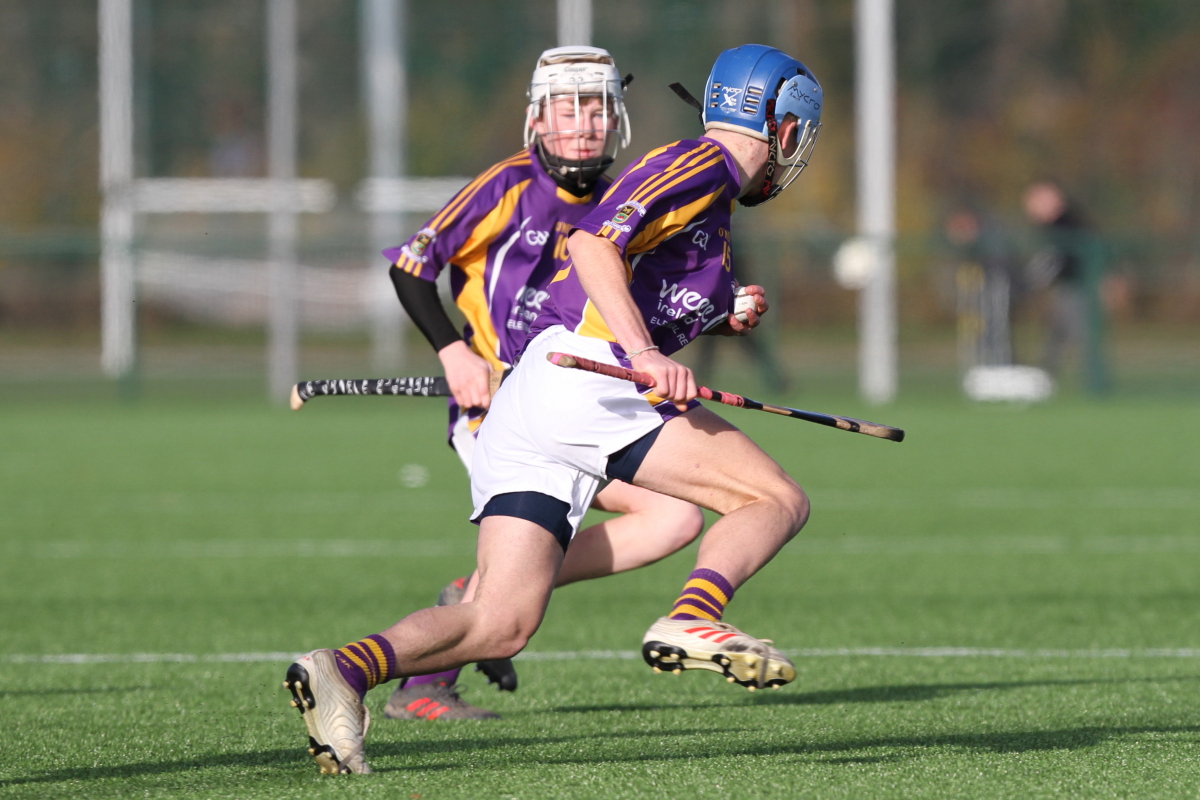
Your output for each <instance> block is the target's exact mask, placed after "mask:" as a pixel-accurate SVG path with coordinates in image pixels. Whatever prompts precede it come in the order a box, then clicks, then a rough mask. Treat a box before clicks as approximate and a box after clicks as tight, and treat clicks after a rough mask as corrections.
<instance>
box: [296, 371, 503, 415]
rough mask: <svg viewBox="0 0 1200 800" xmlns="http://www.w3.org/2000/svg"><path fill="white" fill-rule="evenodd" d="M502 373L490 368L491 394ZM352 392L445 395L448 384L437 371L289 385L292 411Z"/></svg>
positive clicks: (448, 391) (412, 395)
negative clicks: (319, 399) (318, 399)
mask: <svg viewBox="0 0 1200 800" xmlns="http://www.w3.org/2000/svg"><path fill="white" fill-rule="evenodd" d="M503 379H504V373H503V372H499V371H497V370H492V375H491V377H490V378H488V389H489V390H490V392H491V393H492V394H493V395H495V394H496V390H497V389H499V388H500V381H501V380H503ZM356 394H378V395H395V396H397V397H401V396H404V397H449V396H450V395H451V394H452V392H451V391H450V385H449V384H448V383H446V379H445V378H443V377H442V376H441V375H430V376H424V377H419V378H353V379H349V380H347V379H340V378H335V379H333V380H325V381H304V382H303V383H297V384H296V385H295V386H293V387H292V397H291V405H292V411H299V410H300V409H301V408H303V406H304V404H305V403H307V402H308V401H309V400H311V399H312V398H314V397H316V396H318V395H323V396H326V397H340V396H345V395H356Z"/></svg>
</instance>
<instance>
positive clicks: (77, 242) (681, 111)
mask: <svg viewBox="0 0 1200 800" xmlns="http://www.w3.org/2000/svg"><path fill="white" fill-rule="evenodd" d="M406 5H407V9H408V16H407V31H408V35H407V44H408V53H409V55H408V59H407V62H406V67H407V78H408V87H409V108H410V114H409V121H408V125H407V131H406V133H407V148H406V157H407V158H406V160H407V173H408V174H409V175H411V176H426V177H430V178H436V177H439V176H451V175H470V174H474V173H477V172H478V171H480V170H482V169H484V168H486V167H487V166H488V165H489V164H491V163H494V162H495V161H496V160H498V159H500V158H503V157H505V156H507V155H509V154H510V153H511V152H513V151H514V150H516V149H517V148H518V147H519V146H520V127H521V110H522V107H523V102H524V89H525V84H526V82H527V80H528V75H529V70H530V68H531V66H532V63H533V59H534V58H535V57H536V55H537V53H538V52H539V51H540V50H542V49H543V48H545V47H548V46H552V45H553V44H555V36H556V25H555V2H554V0H514V2H507V3H496V2H490V0H442V1H441V2H438V3H418V2H415V0H409V2H408V3H407V4H406ZM265 7H266V6H265V3H264V2H262V1H261V0H197V2H188V3H180V2H177V1H176V0H134V51H135V58H134V64H133V73H134V74H133V79H134V84H135V86H134V90H135V98H134V109H133V110H134V126H135V141H136V163H135V165H134V172H135V177H137V178H139V179H144V178H151V179H169V178H180V177H188V178H205V177H221V178H226V179H230V178H233V179H236V178H257V177H262V176H264V175H265V173H266V152H265V150H266V135H265V128H266V120H265V100H266V79H267V76H266V73H267V65H266V55H265V46H264V45H265V39H266V30H265V28H266V16H265ZM297 7H298V13H299V19H298V31H299V34H298V35H299V43H300V64H299V73H298V83H299V122H298V127H299V145H298V159H297V160H298V174H299V176H300V177H302V178H307V179H320V180H321V181H325V182H328V184H329V185H330V186H332V187H333V188H334V190H335V191H336V193H337V203H336V205H335V206H334V208H333V209H332V211H330V212H329V213H322V214H314V215H308V216H306V217H305V218H304V219H302V220H301V222H300V226H301V230H300V239H299V246H298V251H297V258H298V260H299V262H300V265H301V267H302V272H301V275H302V278H301V283H302V287H301V290H302V294H303V307H302V310H301V313H302V315H303V318H304V319H303V324H304V326H305V331H306V345H305V354H306V355H305V358H306V359H307V361H306V362H305V363H306V364H310V365H311V364H316V366H320V367H322V368H324V367H325V366H327V365H328V366H333V367H345V368H346V369H350V368H352V367H353V368H354V369H358V368H359V366H360V365H365V364H366V363H367V360H366V356H365V353H366V348H367V343H366V338H367V337H366V335H365V331H366V326H367V324H368V315H367V313H366V310H365V305H366V304H367V303H369V301H370V296H371V294H372V292H373V291H376V290H372V289H369V288H364V281H365V277H364V276H365V271H366V270H367V267H366V264H367V263H368V258H369V256H368V252H369V250H370V246H369V243H370V242H371V238H372V236H371V230H370V223H369V221H368V219H367V215H366V214H365V213H363V212H362V211H361V206H360V205H359V204H358V203H357V202H356V196H355V192H356V189H357V187H359V186H360V184H361V183H362V181H363V179H364V178H365V177H367V172H368V169H367V161H368V156H367V150H368V147H367V140H368V136H367V125H366V121H365V115H364V106H363V101H362V96H363V91H362V77H363V76H362V75H361V74H360V69H359V66H360V59H359V56H360V50H359V44H360V43H359V39H360V34H361V31H360V19H359V9H360V3H359V2H357V1H352V0H298V6H297ZM594 9H595V14H594V16H595V19H594V25H593V29H594V42H595V44H598V45H600V46H604V47H607V48H609V49H610V50H611V51H612V52H613V54H614V56H615V57H616V58H617V61H618V65H619V66H620V68H621V70H622V72H626V71H628V72H632V73H633V74H634V75H635V76H636V81H635V83H634V84H633V86H632V88H631V91H630V93H629V98H628V100H629V109H630V113H631V117H632V121H633V133H634V141H633V146H632V148H631V150H630V152H628V153H625V154H623V155H622V156H621V159H620V160H619V161H618V164H617V168H619V167H620V166H621V165H623V164H624V163H627V161H628V159H629V158H631V157H634V156H636V155H639V154H640V153H642V152H644V151H645V150H647V149H649V148H651V147H653V146H656V145H658V144H661V143H664V142H667V141H672V140H674V139H678V138H681V137H686V136H694V135H696V134H697V133H698V125H697V123H696V119H695V115H694V113H693V112H692V111H691V109H689V108H688V107H687V106H685V105H684V104H682V103H680V102H678V100H677V99H676V98H675V97H674V96H673V95H672V94H671V93H670V92H669V91H668V90H667V89H666V85H667V84H668V83H671V82H673V81H681V82H682V83H683V84H684V85H685V86H687V87H689V88H690V89H692V90H693V91H696V87H697V86H699V85H700V84H701V83H702V82H703V80H704V76H705V74H706V72H707V69H708V66H709V64H710V63H711V60H712V58H713V57H714V55H715V54H716V53H717V52H719V51H720V50H721V49H722V48H725V47H729V46H733V45H737V44H741V43H744V42H747V41H759V42H763V43H766V44H771V45H775V46H779V47H782V48H784V49H787V50H789V51H791V52H794V53H796V54H797V55H798V56H800V57H801V58H802V59H804V60H805V61H806V62H807V63H808V65H809V66H810V67H811V68H812V69H813V70H814V72H815V74H816V75H817V76H818V77H819V78H820V79H821V82H822V84H823V86H824V88H825V93H826V101H827V102H826V107H825V109H824V118H823V120H824V130H823V132H822V134H821V139H820V143H819V145H818V148H817V152H816V155H815V158H814V159H813V163H812V166H811V167H810V168H809V169H808V171H807V172H806V173H805V175H804V176H803V177H802V179H801V180H800V181H799V182H798V183H797V184H796V186H795V187H794V188H792V189H791V190H789V192H788V193H787V194H785V195H783V196H782V197H781V198H780V199H779V200H778V201H775V202H772V203H771V204H770V205H769V206H767V207H765V208H763V209H762V210H756V211H752V212H745V213H743V212H740V211H739V213H738V214H737V223H736V228H737V232H736V235H735V239H736V246H737V258H738V260H739V265H740V266H739V268H740V269H743V270H745V271H746V273H747V276H748V277H749V278H752V279H754V280H757V281H758V282H761V283H764V284H766V285H767V287H768V289H769V290H770V292H771V295H772V297H773V303H774V310H773V312H772V314H771V315H770V318H769V322H768V323H767V330H766V334H767V336H769V337H770V338H771V341H773V342H774V343H775V349H776V351H777V353H778V357H779V359H780V361H781V362H783V366H784V368H785V371H786V372H790V373H791V374H793V375H797V376H798V375H814V374H828V375H830V376H834V375H835V372H836V373H837V375H843V374H844V375H852V374H853V372H854V360H855V357H856V356H855V333H854V331H855V325H856V314H857V296H856V294H855V293H854V292H853V291H850V290H847V289H845V288H843V287H842V286H840V285H839V284H838V283H837V281H836V280H835V279H834V277H833V275H832V271H831V261H832V258H833V255H834V253H835V252H836V251H837V248H838V247H839V246H840V245H841V243H842V241H843V239H844V236H845V234H846V232H848V231H850V230H851V229H852V227H853V224H854V197H853V186H854V172H853V135H852V134H853V132H852V109H853V85H854V75H853V63H854V60H853V50H852V43H853V22H854V1H853V0H594ZM896 17H897V44H898V50H897V59H898V63H897V78H898V87H899V93H900V102H899V108H898V123H899V135H900V141H899V142H898V145H899V148H898V159H899V171H898V176H897V177H898V209H899V211H898V214H899V228H900V230H901V231H905V232H906V233H904V234H903V235H902V236H901V239H900V241H899V242H898V256H899V284H898V289H899V318H900V323H901V330H900V333H901V359H902V370H903V371H904V375H908V376H910V377H909V379H908V380H910V381H913V380H916V381H917V382H921V381H923V378H920V377H917V378H914V377H913V376H925V375H935V374H936V375H940V376H948V377H947V378H946V380H945V381H944V382H943V383H942V384H939V385H944V386H946V387H949V388H950V389H953V388H954V386H955V376H956V374H957V373H958V371H959V370H960V369H961V367H962V362H963V359H964V355H963V350H964V348H963V347H962V346H961V339H962V336H963V331H964V329H967V328H969V327H970V326H969V325H965V324H964V323H963V319H962V317H963V298H962V290H961V281H960V277H959V276H961V275H963V274H966V273H964V272H963V267H964V264H971V263H974V262H975V261H977V260H978V258H977V255H978V254H971V253H965V252H963V251H962V250H961V248H957V249H956V248H955V247H954V246H951V245H950V244H949V243H948V242H947V241H945V240H944V239H943V237H942V235H941V233H940V230H941V226H942V221H943V219H944V217H945V216H946V214H947V213H948V211H949V210H950V209H953V208H956V207H958V206H960V205H963V204H968V205H971V206H973V207H976V208H982V209H988V210H989V211H990V212H991V213H993V214H994V215H995V217H996V218H997V219H998V220H1000V221H999V222H998V223H997V224H996V227H997V228H998V229H1000V230H1002V231H1003V232H1004V234H1003V237H1002V239H1003V246H1002V248H1001V249H1002V250H1003V253H1004V254H1003V258H1004V259H1005V260H1006V262H1007V263H1008V267H1007V268H1008V269H1010V270H1011V272H1012V275H1013V276H1014V280H1013V282H1012V285H1011V287H1010V288H1011V300H1012V330H1011V343H1012V354H1013V357H1014V358H1015V360H1017V361H1019V362H1024V363H1038V362H1039V360H1040V359H1041V358H1042V357H1043V354H1042V351H1043V342H1042V339H1043V338H1044V335H1045V333H1044V324H1043V318H1044V316H1045V311H1046V305H1047V302H1048V300H1047V296H1046V293H1045V292H1044V291H1034V290H1031V289H1030V288H1029V287H1025V286H1022V285H1021V281H1020V277H1021V276H1022V275H1023V274H1024V271H1025V267H1026V265H1027V263H1028V261H1029V259H1030V258H1031V257H1032V255H1033V254H1034V253H1035V252H1036V249H1037V244H1036V242H1035V241H1034V237H1033V236H1032V234H1031V232H1030V231H1028V230H1027V229H1025V228H1024V227H1023V225H1022V224H1021V223H1019V222H1017V221H1016V220H1017V213H1018V204H1019V197H1020V193H1021V190H1022V188H1023V187H1024V186H1025V185H1026V184H1027V183H1028V182H1029V181H1030V180H1033V179H1035V178H1037V177H1039V176H1052V177H1056V178H1058V179H1059V180H1060V181H1061V182H1062V183H1064V184H1065V185H1066V186H1068V187H1069V188H1071V189H1072V190H1073V193H1074V194H1075V195H1076V198H1077V199H1078V200H1080V201H1081V202H1082V203H1083V205H1084V207H1085V208H1086V209H1087V210H1088V211H1089V212H1090V214H1091V216H1092V219H1093V220H1094V221H1095V223H1096V228H1095V229H1096V230H1097V231H1099V233H1100V234H1101V236H1102V242H1103V253H1104V275H1103V279H1102V280H1101V282H1100V284H1099V286H1098V296H1099V297H1100V298H1101V299H1102V300H1103V307H1104V310H1105V318H1106V322H1107V342H1108V347H1107V350H1106V357H1107V358H1108V359H1109V360H1110V362H1111V365H1112V371H1113V374H1114V376H1115V380H1116V386H1117V388H1118V389H1120V388H1121V387H1122V386H1130V385H1132V384H1134V383H1137V382H1138V381H1140V382H1141V383H1140V384H1138V385H1142V386H1145V387H1149V388H1153V389H1154V390H1155V391H1157V390H1159V389H1161V390H1163V391H1167V390H1172V391H1173V390H1174V388H1173V387H1180V386H1184V387H1190V388H1188V389H1187V390H1188V391H1200V388H1198V384H1200V377H1197V376H1200V363H1198V362H1200V356H1198V355H1197V354H1200V241H1198V240H1197V238H1196V236H1195V233H1194V231H1195V230H1197V229H1200V96H1198V95H1197V87H1200V4H1197V3H1194V2H1179V1H1178V0H1146V2H1141V3H1128V2H1127V0H1089V1H1088V2H1086V3H1077V2H1058V1H1057V0H1056V1H1055V2H1047V0H937V2H928V1H927V0H896ZM96 42H97V28H96V5H95V4H94V3H79V2H76V1H75V0H6V2H4V3H0V74H2V75H3V80H0V109H3V113H0V380H5V379H24V378H23V376H24V377H30V376H41V375H75V374H84V375H88V376H95V375H98V372H99V367H98V336H99V318H98V317H99V295H98V280H97V277H98V276H97V255H98V253H97V247H98V243H97V238H96V226H97V221H98V213H99V189H98V179H97V176H98V166H99V165H98V158H97V153H98V138H97V118H98V108H97V103H96V90H97V74H96V64H97V55H98V54H97V50H96ZM162 185H166V184H162ZM419 222H420V220H418V219H415V218H413V217H411V216H410V217H409V218H408V219H407V221H406V225H407V227H408V228H409V229H415V227H416V226H417V225H419ZM265 227H266V225H265V220H264V218H263V216H262V215H258V214H245V215H220V214H213V215H205V216H200V215H190V214H163V215H156V216H154V217H146V218H145V219H144V220H143V221H142V222H141V223H139V230H138V234H137V237H138V241H137V249H138V253H139V264H138V273H139V277H138V283H139V292H140V299H139V314H138V316H139V320H138V321H139V331H140V336H141V338H142V341H143V343H144V344H147V345H149V347H150V349H149V350H148V351H147V353H146V359H145V360H144V362H143V364H142V367H143V371H144V372H145V373H146V374H151V375H153V374H155V371H156V370H158V371H160V372H161V371H162V370H165V369H167V368H168V367H169V368H170V369H174V370H176V371H177V372H181V371H182V372H189V371H192V372H196V373H197V374H199V373H205V372H206V371H208V372H211V371H213V370H225V371H229V370H233V371H238V370H241V371H243V372H245V373H246V374H247V375H254V374H255V372H256V371H257V372H258V373H260V374H261V370H262V360H263V359H262V356H261V349H262V340H263V333H262V320H263V315H264V314H265V310H264V309H265V295H264V292H265V289H264V285H265V278H264V276H263V275H262V270H263V266H262V265H263V262H264V261H265V260H266V258H267V253H268V245H267V237H266V232H265ZM1118 231H1120V232H1131V233H1117V232H1118ZM382 266H383V265H382V264H381V265H380V268H382ZM185 346H186V347H187V348H188V356H187V358H183V357H182V356H180V355H179V353H180V352H181V351H180V350H179V349H178V348H182V347H185ZM164 348H165V349H164ZM170 348H176V349H175V350H173V351H171V352H172V353H173V355H169V356H161V354H162V353H165V352H167V350H169V349H170ZM238 348H241V349H238ZM334 351H336V353H335V354H334V355H331V356H330V357H329V358H328V360H327V361H325V362H314V361H313V360H312V359H313V358H315V354H316V353H318V352H331V353H333V352H334ZM410 351H411V352H412V353H413V355H414V357H416V356H418V355H420V354H422V353H423V352H424V345H423V343H422V342H421V341H420V340H419V339H417V340H413V341H411V342H410ZM721 352H724V350H722V351H721ZM359 353H361V354H363V356H362V358H361V359H360V360H358V361H356V360H355V359H358V358H359V356H358V355H356V354H359ZM156 354H159V355H156ZM726 361H727V362H729V363H730V364H731V365H734V366H736V365H738V364H739V361H738V360H737V359H728V358H726V359H724V360H723V361H722V363H725V362H726ZM306 368H308V367H306ZM314 368H315V367H314ZM364 368H365V367H364ZM822 370H827V371H826V372H822ZM838 370H840V371H841V372H837V371H838ZM904 375H902V377H901V380H902V384H903V382H904V380H905V377H904ZM830 379H831V380H833V378H832V377H831V378H830ZM837 380H842V378H840V377H839V378H837ZM838 385H845V386H847V387H849V386H852V380H850V379H846V380H844V381H842V383H841V384H838Z"/></svg>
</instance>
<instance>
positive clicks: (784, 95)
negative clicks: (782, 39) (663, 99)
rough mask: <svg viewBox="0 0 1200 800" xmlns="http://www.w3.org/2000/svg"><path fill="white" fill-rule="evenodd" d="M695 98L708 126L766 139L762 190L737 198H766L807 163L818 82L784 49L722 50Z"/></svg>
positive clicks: (746, 201) (817, 122) (816, 123)
mask: <svg viewBox="0 0 1200 800" xmlns="http://www.w3.org/2000/svg"><path fill="white" fill-rule="evenodd" d="M681 90H682V92H683V94H686V90H683V89H682V87H680V88H679V89H676V93H677V94H680V91H681ZM683 94H680V96H681V97H683ZM689 97H690V95H689ZM686 99H687V98H685V100H686ZM693 102H694V103H695V105H697V106H699V110H700V118H701V120H702V121H703V123H704V129H705V130H706V131H707V130H711V129H713V128H716V129H719V130H728V131H734V132H736V133H741V134H744V135H746V136H753V137H754V138H755V139H760V140H762V141H764V142H766V143H767V146H768V148H769V155H768V157H767V167H766V176H765V180H764V181H763V187H762V190H761V191H760V192H758V193H757V194H755V195H753V196H751V197H742V198H739V200H738V202H739V203H741V204H742V205H744V206H756V205H759V204H761V203H765V202H766V201H768V200H770V199H771V198H772V197H775V196H776V195H778V194H779V193H780V192H782V191H783V190H784V189H786V188H787V187H788V186H789V185H790V184H791V183H792V181H794V180H796V178H797V177H799V175H800V173H801V172H802V171H803V170H804V168H805V167H806V166H808V160H809V158H810V157H811V155H812V151H813V147H814V146H815V145H816V143H817V134H818V133H819V132H820V130H821V103H822V91H821V84H819V83H817V79H816V78H814V77H813V74H812V72H810V71H809V69H808V67H806V66H804V65H803V64H802V63H800V62H799V61H797V60H796V59H794V58H792V57H791V56H789V55H787V54H786V53H784V52H783V51H781V50H777V49H776V48H774V47H767V46H765V45H761V44H746V45H742V46H741V47H734V48H732V49H730V50H726V51H725V52H723V53H721V55H719V56H718V57H717V60H716V62H715V63H714V64H713V68H712V71H711V72H710V73H709V76H708V83H707V85H706V87H705V92H704V102H703V104H701V103H700V102H699V101H694V100H693ZM781 132H782V134H783V136H784V140H781V139H780V134H781Z"/></svg>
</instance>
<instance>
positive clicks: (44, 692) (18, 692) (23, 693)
mask: <svg viewBox="0 0 1200 800" xmlns="http://www.w3.org/2000/svg"><path fill="white" fill-rule="evenodd" d="M150 688H151V687H149V686H102V687H99V688H95V689H11V690H7V691H0V698H3V697H50V696H52V695H58V694H108V693H116V692H141V691H145V690H147V689H150Z"/></svg>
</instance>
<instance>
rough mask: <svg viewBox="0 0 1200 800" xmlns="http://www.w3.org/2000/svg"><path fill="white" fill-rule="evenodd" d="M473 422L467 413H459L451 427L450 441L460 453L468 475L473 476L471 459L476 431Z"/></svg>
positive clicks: (455, 450)
mask: <svg viewBox="0 0 1200 800" xmlns="http://www.w3.org/2000/svg"><path fill="white" fill-rule="evenodd" d="M471 422H472V420H471V418H470V417H468V416H467V415H466V414H459V415H458V419H456V420H454V426H453V427H452V428H451V429H450V441H451V442H452V443H453V444H454V452H455V453H457V454H458V457H459V460H461V461H462V463H463V466H464V467H466V468H467V477H470V476H471V459H472V458H474V454H475V431H474V430H471V429H472V427H474V426H472V425H471Z"/></svg>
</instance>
